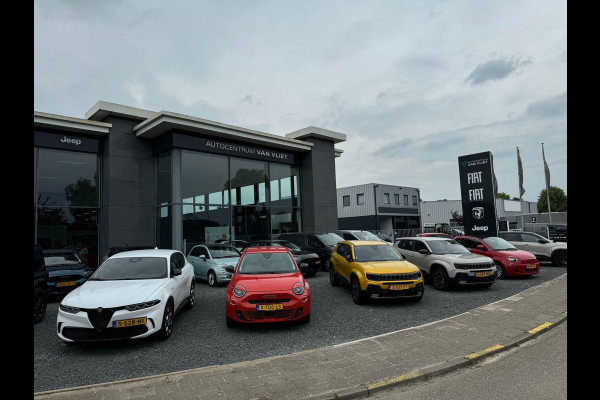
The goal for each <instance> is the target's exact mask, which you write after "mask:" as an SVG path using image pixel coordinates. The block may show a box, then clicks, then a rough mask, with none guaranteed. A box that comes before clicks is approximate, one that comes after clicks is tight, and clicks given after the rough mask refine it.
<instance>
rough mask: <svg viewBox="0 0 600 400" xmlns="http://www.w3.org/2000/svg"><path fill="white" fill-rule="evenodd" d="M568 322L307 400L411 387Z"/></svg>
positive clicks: (344, 399)
mask: <svg viewBox="0 0 600 400" xmlns="http://www.w3.org/2000/svg"><path fill="white" fill-rule="evenodd" d="M566 320H567V313H566V312H565V315H564V316H562V317H560V318H558V319H556V320H555V321H554V322H550V325H548V326H541V327H540V329H539V330H537V331H536V332H534V333H530V332H524V333H523V334H521V335H519V336H516V337H514V338H513V340H512V341H511V342H510V343H506V344H504V345H499V347H498V348H493V347H491V348H490V349H492V348H493V350H490V351H484V352H482V353H481V354H478V355H476V356H474V357H472V358H467V356H465V357H461V358H455V359H452V360H448V361H446V362H444V363H443V364H442V365H441V366H440V365H436V366H432V367H428V368H424V369H422V370H417V371H413V372H412V373H409V374H404V375H401V376H396V377H391V378H388V379H384V380H382V381H378V382H371V383H370V384H361V385H359V386H355V387H353V388H347V389H343V390H337V391H335V392H332V393H326V394H321V395H317V396H312V397H308V398H306V399H305V400H325V399H337V400H347V399H357V398H364V397H368V396H370V395H372V394H373V393H376V392H379V391H382V390H386V389H390V388H393V387H396V386H404V385H409V384H411V383H414V382H418V381H425V380H428V379H431V378H434V377H437V376H441V375H444V374H447V373H449V372H452V371H455V370H457V369H460V368H465V367H470V366H472V365H475V364H477V363H479V362H481V361H483V360H484V359H486V358H488V357H490V356H493V355H496V354H499V353H501V352H504V351H507V350H510V349H512V348H514V347H517V346H519V345H521V344H522V343H525V342H527V341H529V340H532V339H535V338H536V337H538V336H539V335H541V334H543V333H545V332H548V331H549V330H550V329H553V328H554V327H556V326H558V325H560V324H562V323H563V322H565V321H566Z"/></svg>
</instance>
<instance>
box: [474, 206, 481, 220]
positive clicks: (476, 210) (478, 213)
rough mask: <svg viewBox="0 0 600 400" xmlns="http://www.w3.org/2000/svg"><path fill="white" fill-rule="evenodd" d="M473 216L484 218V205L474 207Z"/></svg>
mask: <svg viewBox="0 0 600 400" xmlns="http://www.w3.org/2000/svg"><path fill="white" fill-rule="evenodd" d="M473 218H475V219H481V218H483V207H473Z"/></svg>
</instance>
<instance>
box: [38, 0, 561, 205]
mask: <svg viewBox="0 0 600 400" xmlns="http://www.w3.org/2000/svg"><path fill="white" fill-rule="evenodd" d="M100 100H102V101H108V102H113V103H118V104H123V105H127V106H132V107H139V108H144V109H148V110H152V111H161V110H164V111H170V112H175V113H180V114H185V115H190V116H194V117H199V118H204V119H208V120H213V121H217V122H221V123H226V124H231V125H236V126H240V127H244V128H249V129H255V130H259V131H262V132H267V133H272V134H276V135H282V136H283V135H285V134H286V133H289V132H293V131H295V130H298V129H301V128H304V127H307V126H311V125H312V126H317V127H320V128H324V129H329V130H332V131H336V132H341V133H344V134H346V135H347V140H346V142H343V143H339V144H337V145H336V147H337V148H340V149H342V150H343V151H344V152H343V154H342V156H341V157H340V158H337V159H336V172H337V173H336V175H337V187H346V186H352V185H357V184H365V183H381V184H390V185H398V186H409V187H418V188H420V189H421V197H422V199H423V200H439V199H448V200H459V199H460V183H459V175H458V157H459V156H462V155H467V154H472V153H479V152H484V151H491V152H492V154H493V156H494V169H495V172H496V177H497V180H498V191H500V192H505V193H508V194H509V195H510V196H511V197H518V192H519V183H518V172H517V150H516V148H517V147H519V150H520V153H521V159H522V161H523V186H524V188H525V191H526V192H525V194H524V196H523V198H524V200H528V201H537V199H538V196H539V194H540V191H541V190H542V189H545V180H544V168H543V161H542V148H541V143H542V142H543V143H544V148H545V154H546V162H547V163H548V166H549V168H550V174H551V184H552V185H553V186H558V187H559V188H561V189H563V190H564V191H565V192H567V2H566V0H540V1H537V0H526V1H516V0H504V1H479V0H470V1H460V0H451V1H435V0H427V1H416V0H415V1H402V0H388V1H383V0H381V1H380V0H368V1H366V0H319V1H311V0H272V1H262V0H192V1H183V0H175V1H155V0H140V1H126V0H102V1H100V0H98V1H78V0H43V1H40V0H35V1H34V110H35V111H41V112H48V113H53V114H59V115H65V116H70V117H77V118H84V115H85V112H86V111H87V110H89V109H90V108H91V107H92V106H93V105H94V104H95V103H96V102H98V101H100Z"/></svg>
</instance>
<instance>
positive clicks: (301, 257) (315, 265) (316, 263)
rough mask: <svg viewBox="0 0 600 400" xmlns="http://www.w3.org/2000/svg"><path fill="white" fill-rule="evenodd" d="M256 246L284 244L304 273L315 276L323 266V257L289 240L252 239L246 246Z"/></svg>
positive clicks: (307, 275)
mask: <svg viewBox="0 0 600 400" xmlns="http://www.w3.org/2000/svg"><path fill="white" fill-rule="evenodd" d="M256 246H282V247H287V248H288V249H289V250H290V252H291V253H292V255H293V256H294V260H296V264H298V268H300V272H302V275H304V276H306V277H309V276H314V275H315V274H316V273H317V271H319V269H320V268H321V259H320V258H319V256H318V255H317V253H314V252H312V251H308V250H302V249H301V248H300V247H299V246H297V245H295V244H294V243H292V242H290V241H289V240H279V239H278V240H252V241H250V242H249V243H248V244H246V246H245V247H244V248H248V247H256Z"/></svg>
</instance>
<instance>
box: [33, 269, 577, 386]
mask: <svg viewBox="0 0 600 400" xmlns="http://www.w3.org/2000/svg"><path fill="white" fill-rule="evenodd" d="M565 272H566V269H563V268H558V267H554V266H551V265H544V266H542V268H541V272H540V274H539V275H537V276H534V277H531V278H525V279H508V280H503V281H498V282H497V283H496V284H494V285H492V287H491V288H488V289H477V288H460V289H456V290H451V291H448V292H439V291H436V290H435V289H433V288H432V287H431V286H429V285H427V286H426V291H425V296H424V298H423V300H422V301H421V302H420V303H411V302H404V301H377V302H371V303H369V304H367V305H365V306H357V305H355V304H354V303H353V302H352V300H351V298H350V293H349V291H348V290H347V289H345V288H333V287H331V286H330V285H329V279H328V276H327V274H326V273H324V272H320V273H319V274H317V276H315V277H312V278H309V282H310V285H311V294H312V316H311V322H310V324H308V325H278V326H253V327H242V328H237V329H234V330H230V329H227V328H226V326H225V287H218V288H210V287H208V286H207V285H206V284H204V283H202V282H200V281H199V282H198V285H197V291H196V296H197V299H196V300H197V302H196V306H195V307H194V309H192V310H189V311H183V312H182V313H181V314H179V315H178V317H177V318H176V319H175V329H174V333H173V336H172V338H171V339H170V340H168V341H166V342H161V341H158V340H152V339H149V340H140V341H126V342H111V343H98V344H86V345H65V344H63V343H62V342H61V341H60V340H59V339H58V337H57V336H56V333H55V324H56V312H57V309H58V301H55V302H52V303H50V304H49V307H48V311H47V315H46V317H45V319H44V321H42V322H41V323H40V324H38V325H36V326H34V392H39V391H47V390H53V389H61V388H68V387H75V386H82V385H89V384H94V383H102V382H112V381H116V380H123V379H129V378H135V377H144V376H150V375H156V374H162V373H168V372H174V371H182V370H187V369H192V368H199V367H204V366H211V365H223V364H230V363H234V362H240V361H247V360H254V359H258V358H264V357H269V356H275V355H285V354H291V353H296V352H299V351H303V350H310V349H316V348H321V347H324V346H330V345H334V344H340V343H345V342H349V341H353V340H358V339H362V338H366V337H371V336H374V335H379V334H383V333H387V332H393V331H397V330H401V329H405V328H408V327H413V326H420V325H423V324H426V323H429V322H434V321H437V320H440V319H445V318H448V317H451V316H454V315H458V314H461V313H464V312H467V311H469V310H471V309H473V308H476V307H479V306H482V305H485V304H489V303H491V302H494V301H498V300H501V299H504V298H506V297H509V296H512V295H514V294H516V293H519V292H521V291H523V290H525V289H527V288H529V287H531V286H535V285H538V284H540V283H543V282H546V281H549V280H551V279H553V278H555V277H557V276H559V275H562V274H564V273H565Z"/></svg>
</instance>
